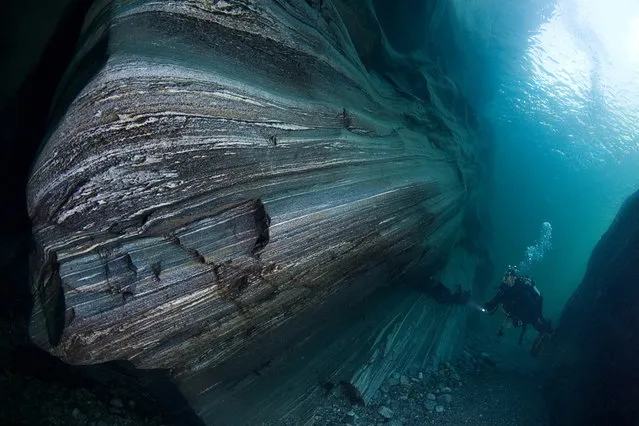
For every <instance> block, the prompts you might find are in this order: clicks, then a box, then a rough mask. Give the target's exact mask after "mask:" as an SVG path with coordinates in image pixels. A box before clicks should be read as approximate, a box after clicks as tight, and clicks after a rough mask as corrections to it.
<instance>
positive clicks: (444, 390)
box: [441, 386, 453, 393]
mask: <svg viewBox="0 0 639 426" xmlns="http://www.w3.org/2000/svg"><path fill="white" fill-rule="evenodd" d="M441 391H442V393H451V392H452V391H453V390H452V389H451V388H449V387H448V386H446V387H445V388H442V389H441Z"/></svg>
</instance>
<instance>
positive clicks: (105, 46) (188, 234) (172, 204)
mask: <svg viewBox="0 0 639 426" xmlns="http://www.w3.org/2000/svg"><path fill="white" fill-rule="evenodd" d="M340 7H341V9H340V10H341V11H344V10H346V9H345V8H347V6H346V5H345V4H341V6H340ZM351 30H352V29H351ZM427 77H428V78H424V82H425V84H427V85H429V86H428V87H429V89H430V93H429V99H428V100H425V99H424V98H423V97H416V96H413V95H411V94H410V93H407V92H405V91H404V90H402V89H401V88H400V86H398V85H397V84H395V83H391V82H390V80H389V79H387V78H384V77H383V76H381V75H378V74H376V73H374V72H369V71H367V69H366V68H365V67H364V65H363V64H362V62H361V60H360V57H359V56H358V51H357V49H356V48H355V46H354V44H353V42H352V41H351V35H350V34H349V28H348V27H347V25H346V24H345V21H344V20H342V17H341V16H340V13H339V12H338V9H337V8H335V7H334V5H333V3H331V2H330V1H324V2H319V3H318V4H317V5H313V4H312V2H303V1H293V0H277V1H271V0H269V1H266V0H264V1H259V0H233V1H231V0H229V1H215V0H186V1H150V0H149V1H141V0H137V1H133V0H130V1H124V0H122V1H120V0H118V1H105V0H101V1H98V2H96V4H95V5H94V7H93V9H92V11H91V12H90V14H89V16H88V17H87V21H86V23H85V27H84V33H83V37H82V39H81V42H80V44H79V45H78V51H77V56H76V58H75V59H74V61H73V63H72V66H71V67H70V69H69V70H68V72H67V75H66V78H65V80H64V82H63V84H62V85H61V88H60V92H59V95H58V102H57V105H56V109H55V110H54V114H53V117H54V118H56V120H55V124H54V125H52V128H51V131H50V134H49V136H48V138H47V140H46V141H45V143H44V145H43V148H42V151H41V153H40V154H39V157H38V159H37V161H36V163H35V165H34V168H33V171H32V175H31V179H30V183H29V187H28V202H29V205H28V209H29V213H30V216H31V217H32V219H33V233H34V238H35V241H36V246H37V249H36V251H35V253H34V255H33V258H32V277H33V284H32V285H33V292H34V295H35V307H34V311H33V315H32V323H31V335H32V339H33V341H34V342H35V343H36V344H38V345H39V346H41V347H43V348H45V349H46V350H48V351H50V352H51V353H53V354H55V355H56V356H59V357H60V358H61V359H63V360H65V361H67V362H70V363H75V364H90V363H100V362H105V361H109V360H128V361H131V362H132V363H133V364H134V365H135V366H137V367H140V368H167V369H170V370H171V371H172V372H173V374H174V377H176V378H177V379H178V380H186V379H187V378H188V380H189V383H194V381H195V382H197V381H198V380H199V379H198V377H204V376H205V375H201V376H200V373H202V372H204V371H215V370H216V369H218V370H219V369H223V368H226V367H228V365H229V363H232V362H234V360H238V359H242V360H243V361H242V362H241V363H239V362H235V364H234V365H235V366H236V368H237V371H236V372H235V373H237V374H236V376H240V375H241V371H240V370H242V368H246V369H250V368H252V366H255V365H260V363H263V362H264V360H266V359H270V357H272V356H274V355H275V354H278V353H280V352H281V351H282V349H283V348H285V347H287V346H288V345H291V344H294V343H295V342H296V341H297V340H298V339H299V338H300V336H301V335H303V334H304V333H305V331H308V330H309V329H310V328H311V327H313V326H314V325H317V324H318V323H321V322H322V321H324V320H325V318H327V317H328V316H330V315H332V314H331V313H332V312H335V311H339V310H340V309H344V307H346V306H349V305H350V304H353V303H355V302H357V301H358V300H360V299H362V298H363V297H365V296H366V295H368V294H370V293H371V292H372V291H373V290H375V289H376V288H378V287H380V286H383V285H385V284H388V283H390V282H392V278H394V277H396V276H397V275H398V274H400V273H401V272H402V271H406V270H408V269H410V268H411V267H413V266H415V265H418V264H424V263H428V262H431V261H434V260H436V259H439V258H440V257H441V256H444V255H445V254H446V253H448V252H450V251H451V250H452V249H453V248H454V246H455V244H456V243H457V241H458V239H459V238H460V236H461V235H462V234H463V229H462V221H463V217H464V213H465V209H466V206H467V204H468V200H469V199H472V197H473V191H474V190H475V187H476V186H477V179H478V178H477V176H478V174H477V167H478V165H477V164H476V160H475V156H476V154H475V152H474V148H473V137H474V136H473V133H472V130H469V129H468V127H467V126H466V123H465V122H464V120H463V119H459V120H458V119H457V118H456V116H455V114H453V113H451V112H450V111H449V110H448V109H446V108H444V107H443V105H444V102H443V101H441V100H440V98H441V99H443V98H445V97H446V96H448V97H451V96H453V97H454V96H456V95H454V93H453V95H451V91H450V88H446V90H444V89H442V90H441V93H440V88H439V87H438V86H436V85H435V84H434V83H432V81H444V80H445V79H444V78H443V77H442V76H441V75H435V76H432V77H433V78H432V79H431V76H427ZM455 99H457V98H455ZM457 100H459V99H457ZM371 271H374V273H371ZM256 348H258V349H257V350H256ZM231 370H232V369H229V368H226V373H225V374H227V375H233V374H235V373H233V372H231ZM233 371H235V370H233ZM198 383H199V384H197V386H199V387H198V389H199V388H208V387H210V385H209V384H208V382H207V380H205V379H202V380H201V382H198ZM194 386H195V385H194ZM193 389H195V388H193ZM192 393H193V394H199V393H198V392H194V391H193V392H192Z"/></svg>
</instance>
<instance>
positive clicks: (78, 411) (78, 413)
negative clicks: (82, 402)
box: [71, 408, 82, 419]
mask: <svg viewBox="0 0 639 426" xmlns="http://www.w3.org/2000/svg"><path fill="white" fill-rule="evenodd" d="M81 414H82V413H80V410H78V409H77V408H74V409H73V411H72V412H71V415H72V416H73V417H74V418H76V419H77V418H78V417H80V415H81Z"/></svg>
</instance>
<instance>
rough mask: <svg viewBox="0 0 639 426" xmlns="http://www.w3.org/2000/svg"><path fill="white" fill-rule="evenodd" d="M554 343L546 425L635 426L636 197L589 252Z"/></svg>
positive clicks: (638, 333) (638, 355)
mask: <svg viewBox="0 0 639 426" xmlns="http://www.w3.org/2000/svg"><path fill="white" fill-rule="evenodd" d="M554 340H555V344H554V346H553V347H552V353H551V355H552V358H551V360H552V370H551V380H550V383H549V402H550V408H551V418H552V421H553V424H556V425H577V424H616V425H635V424H637V423H638V422H639V386H638V384H639V382H638V380H639V192H636V193H635V194H634V195H632V196H631V197H629V198H628V199H627V200H626V202H625V203H624V204H623V206H622V207H621V209H620V210H619V213H618V214H617V217H616V218H615V220H614V222H613V223H612V225H611V226H610V228H609V229H608V231H607V232H606V233H605V234H604V235H603V237H602V238H601V240H600V241H599V243H598V244H597V246H596V247H595V249H594V250H593V252H592V255H591V257H590V261H589V263H588V268H587V271H586V274H585V276H584V279H583V281H582V283H581V285H580V286H579V288H578V289H577V290H576V291H575V293H574V295H573V296H572V297H571V299H570V300H569V301H568V303H567V305H566V307H565V309H564V311H563V313H562V316H561V319H560V321H559V324H558V328H557V332H556V335H555V339H554Z"/></svg>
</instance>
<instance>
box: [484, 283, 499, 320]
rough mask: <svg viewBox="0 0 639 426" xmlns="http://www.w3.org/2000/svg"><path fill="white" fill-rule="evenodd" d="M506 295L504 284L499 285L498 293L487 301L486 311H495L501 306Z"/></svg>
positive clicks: (490, 312)
mask: <svg viewBox="0 0 639 426" xmlns="http://www.w3.org/2000/svg"><path fill="white" fill-rule="evenodd" d="M503 297H504V286H503V285H502V286H499V290H498V291H497V294H495V297H493V299H492V300H491V301H490V302H488V303H486V304H485V305H484V309H486V312H488V313H489V314H492V313H494V312H495V311H496V310H497V306H499V304H500V303H501V302H502V299H503Z"/></svg>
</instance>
